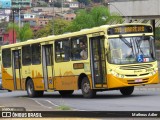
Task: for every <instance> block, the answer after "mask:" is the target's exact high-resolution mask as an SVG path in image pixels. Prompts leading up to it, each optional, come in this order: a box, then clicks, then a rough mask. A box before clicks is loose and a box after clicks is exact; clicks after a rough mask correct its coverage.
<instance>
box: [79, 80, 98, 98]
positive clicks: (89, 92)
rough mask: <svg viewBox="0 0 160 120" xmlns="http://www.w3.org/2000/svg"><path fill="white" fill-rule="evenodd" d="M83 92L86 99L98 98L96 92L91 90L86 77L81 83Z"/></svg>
mask: <svg viewBox="0 0 160 120" xmlns="http://www.w3.org/2000/svg"><path fill="white" fill-rule="evenodd" d="M81 90H82V94H83V97H84V98H93V97H95V96H96V91H95V90H93V89H91V87H90V83H89V80H88V78H87V77H84V78H83V80H82V83H81Z"/></svg>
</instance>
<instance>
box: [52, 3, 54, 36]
mask: <svg viewBox="0 0 160 120" xmlns="http://www.w3.org/2000/svg"><path fill="white" fill-rule="evenodd" d="M52 5H53V17H52V34H53V35H54V0H52Z"/></svg>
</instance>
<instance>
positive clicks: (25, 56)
mask: <svg viewBox="0 0 160 120" xmlns="http://www.w3.org/2000/svg"><path fill="white" fill-rule="evenodd" d="M22 64H23V65H30V64H31V46H30V45H25V46H22Z"/></svg>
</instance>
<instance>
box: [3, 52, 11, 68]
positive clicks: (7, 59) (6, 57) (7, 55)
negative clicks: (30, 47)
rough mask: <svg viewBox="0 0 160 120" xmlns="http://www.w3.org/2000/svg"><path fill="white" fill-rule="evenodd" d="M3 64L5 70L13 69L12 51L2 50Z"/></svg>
mask: <svg viewBox="0 0 160 120" xmlns="http://www.w3.org/2000/svg"><path fill="white" fill-rule="evenodd" d="M2 62H3V67H4V68H8V67H11V49H3V50H2Z"/></svg>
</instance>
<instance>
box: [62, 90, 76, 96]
mask: <svg viewBox="0 0 160 120" xmlns="http://www.w3.org/2000/svg"><path fill="white" fill-rule="evenodd" d="M73 92H74V90H60V91H59V94H60V95H61V96H64V97H66V96H70V95H72V94H73Z"/></svg>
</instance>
